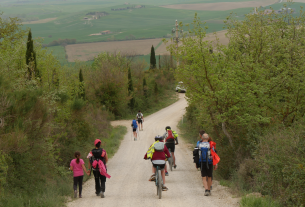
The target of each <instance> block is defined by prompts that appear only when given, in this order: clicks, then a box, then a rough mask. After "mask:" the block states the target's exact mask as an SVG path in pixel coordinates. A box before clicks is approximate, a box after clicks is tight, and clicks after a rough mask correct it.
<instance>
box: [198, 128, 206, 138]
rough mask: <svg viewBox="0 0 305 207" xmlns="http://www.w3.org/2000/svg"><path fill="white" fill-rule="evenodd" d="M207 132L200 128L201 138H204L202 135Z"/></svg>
mask: <svg viewBox="0 0 305 207" xmlns="http://www.w3.org/2000/svg"><path fill="white" fill-rule="evenodd" d="M204 133H205V131H204V130H200V131H199V137H200V139H202V135H203V134H204Z"/></svg>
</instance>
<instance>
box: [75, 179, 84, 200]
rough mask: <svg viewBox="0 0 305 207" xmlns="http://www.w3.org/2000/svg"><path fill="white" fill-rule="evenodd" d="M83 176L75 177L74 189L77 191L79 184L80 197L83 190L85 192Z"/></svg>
mask: <svg viewBox="0 0 305 207" xmlns="http://www.w3.org/2000/svg"><path fill="white" fill-rule="evenodd" d="M83 177H84V176H83V175H82V176H78V177H73V189H74V190H77V184H78V187H79V195H81V194H82V190H83Z"/></svg>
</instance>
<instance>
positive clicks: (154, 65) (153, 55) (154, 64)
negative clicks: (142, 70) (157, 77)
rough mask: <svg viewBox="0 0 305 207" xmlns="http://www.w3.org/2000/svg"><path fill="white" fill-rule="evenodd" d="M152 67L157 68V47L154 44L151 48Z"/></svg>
mask: <svg viewBox="0 0 305 207" xmlns="http://www.w3.org/2000/svg"><path fill="white" fill-rule="evenodd" d="M150 68H151V69H155V68H156V55H155V48H154V46H153V45H152V46H151V50H150Z"/></svg>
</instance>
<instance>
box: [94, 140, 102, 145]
mask: <svg viewBox="0 0 305 207" xmlns="http://www.w3.org/2000/svg"><path fill="white" fill-rule="evenodd" d="M99 142H100V143H102V141H101V140H100V139H96V140H95V141H94V145H96V144H97V143H99Z"/></svg>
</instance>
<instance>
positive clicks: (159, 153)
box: [144, 135, 171, 191]
mask: <svg viewBox="0 0 305 207" xmlns="http://www.w3.org/2000/svg"><path fill="white" fill-rule="evenodd" d="M163 140H164V138H163V137H162V136H159V135H158V136H156V137H155V142H154V143H153V144H152V145H151V146H150V147H149V149H148V151H147V152H146V154H145V156H144V159H145V160H147V159H150V160H151V162H152V164H153V166H152V171H153V175H152V176H151V177H150V179H149V181H154V180H155V179H156V177H155V175H156V168H155V166H154V161H159V162H162V163H164V165H163V166H162V168H161V175H162V179H163V186H162V191H167V190H168V188H167V187H166V186H165V167H166V165H165V164H166V161H165V160H166V159H167V158H169V157H170V156H171V155H170V153H169V151H168V149H167V147H166V146H165V144H164V142H163Z"/></svg>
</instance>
